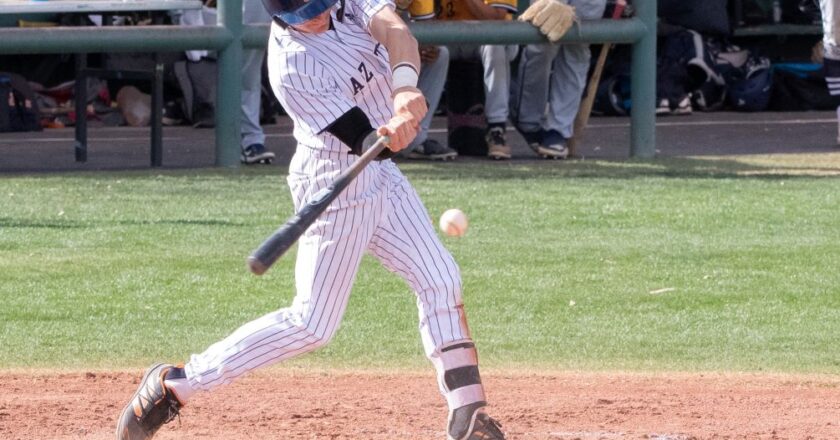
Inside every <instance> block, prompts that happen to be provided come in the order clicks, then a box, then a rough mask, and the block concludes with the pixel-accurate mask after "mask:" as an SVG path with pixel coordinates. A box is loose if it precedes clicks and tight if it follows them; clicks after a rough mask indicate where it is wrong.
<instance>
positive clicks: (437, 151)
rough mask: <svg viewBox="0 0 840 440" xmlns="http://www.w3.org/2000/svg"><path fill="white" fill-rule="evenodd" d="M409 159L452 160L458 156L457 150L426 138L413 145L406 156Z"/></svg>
mask: <svg viewBox="0 0 840 440" xmlns="http://www.w3.org/2000/svg"><path fill="white" fill-rule="evenodd" d="M406 157H408V158H409V159H420V160H444V161H445V160H453V159H455V158H456V157H458V152H456V151H455V150H453V149H451V148H449V147H445V146H443V145H441V143H440V142H438V141H436V140H434V139H426V140H425V141H423V143H421V144H420V145H418V146H416V147H414V149H413V150H411V151H409V152H408V155H407V156H406Z"/></svg>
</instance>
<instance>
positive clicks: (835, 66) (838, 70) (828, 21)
mask: <svg viewBox="0 0 840 440" xmlns="http://www.w3.org/2000/svg"><path fill="white" fill-rule="evenodd" d="M835 3H836V2H835V1H834V0H820V10H821V11H822V22H823V48H824V51H825V53H824V56H823V66H824V68H825V81H826V84H827V85H828V92H829V93H830V94H831V95H832V96H840V45H838V44H840V13H838V11H837V5H836V4H835ZM837 121H838V124H837V131H838V132H837V143H838V144H839V145H840V107H838V108H837Z"/></svg>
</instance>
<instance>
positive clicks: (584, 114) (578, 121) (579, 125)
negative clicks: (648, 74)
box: [569, 0, 627, 156]
mask: <svg viewBox="0 0 840 440" xmlns="http://www.w3.org/2000/svg"><path fill="white" fill-rule="evenodd" d="M625 6H627V2H626V0H618V1H617V2H616V4H615V9H613V15H612V19H613V20H617V19H619V18H621V13H622V12H623V11H624V8H625ZM610 49H612V43H604V44H603V45H602V46H601V51H600V52H599V53H598V61H597V62H596V63H595V69H594V70H592V76H591V77H590V78H589V83H588V84H587V85H586V96H585V97H584V99H583V102H581V103H580V108H579V109H578V114H577V116H576V117H575V125H574V128H573V131H574V136H573V137H572V139H570V140H569V156H574V155H575V147H576V146H577V143H578V142H579V141H580V139H581V138H583V131H584V129H585V128H586V124H587V123H589V115H590V114H591V113H592V105H593V104H594V103H595V94H596V93H597V92H598V83H599V82H601V73H602V72H603V71H604V64H606V61H607V54H608V53H609V52H610Z"/></svg>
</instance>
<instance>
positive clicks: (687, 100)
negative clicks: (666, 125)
mask: <svg viewBox="0 0 840 440" xmlns="http://www.w3.org/2000/svg"><path fill="white" fill-rule="evenodd" d="M692 111H693V109H692V108H691V97H690V96H689V95H685V96H683V97H682V98H681V99H680V100H679V102H677V105H675V106H674V108H673V109H671V114H672V115H690V114H691V112H692Z"/></svg>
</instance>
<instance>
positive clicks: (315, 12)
mask: <svg viewBox="0 0 840 440" xmlns="http://www.w3.org/2000/svg"><path fill="white" fill-rule="evenodd" d="M337 2H338V0H263V5H265V9H266V10H268V13H269V14H271V17H272V18H274V19H275V20H279V21H280V22H281V23H280V24H282V25H291V26H294V25H296V24H301V23H303V22H305V21H309V20H311V19H313V18H315V17H317V16H319V15H321V14H322V13H323V12H324V11H326V10H328V9H330V8H332V7H333V5H335V4H336V3H337ZM343 3H344V2H343V1H342V4H343Z"/></svg>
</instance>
